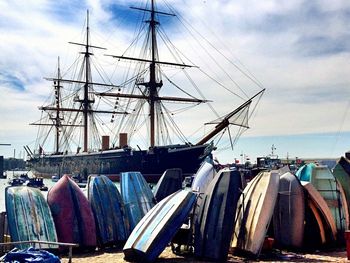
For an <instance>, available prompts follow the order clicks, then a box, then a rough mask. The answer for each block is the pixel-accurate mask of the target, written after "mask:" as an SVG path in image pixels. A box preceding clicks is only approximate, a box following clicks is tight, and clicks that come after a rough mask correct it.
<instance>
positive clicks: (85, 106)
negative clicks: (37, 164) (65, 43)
mask: <svg viewBox="0 0 350 263" xmlns="http://www.w3.org/2000/svg"><path fill="white" fill-rule="evenodd" d="M69 43H70V44H73V45H78V46H82V47H84V48H85V51H83V52H81V54H82V55H84V64H83V67H84V71H85V78H84V79H83V80H73V79H62V77H61V73H60V68H59V67H58V75H57V78H46V79H47V80H51V81H54V85H55V105H54V106H43V107H39V109H40V110H44V111H55V112H56V116H55V117H53V118H51V119H52V120H53V121H54V124H47V123H44V124H37V123H32V125H41V126H52V125H54V126H55V127H56V140H55V151H56V153H59V150H60V149H59V140H60V129H61V127H66V126H67V127H69V126H70V127H82V128H83V151H84V152H87V151H88V143H89V140H88V138H89V128H88V127H89V117H91V116H92V114H93V113H112V114H123V115H125V114H128V113H127V112H125V111H124V112H119V111H115V110H114V111H108V110H94V109H92V106H91V105H92V104H93V103H94V102H95V100H94V99H90V97H89V93H90V92H91V91H92V86H93V85H96V86H104V87H112V88H119V86H117V85H112V84H105V83H97V82H92V73H91V66H90V57H91V56H92V55H93V53H92V52H91V49H92V48H97V49H105V48H103V47H98V46H93V45H91V44H90V27H89V11H88V10H87V19H86V42H85V43H75V42H69ZM61 83H75V84H78V85H79V84H80V85H83V98H82V99H79V98H76V99H74V101H75V102H79V103H81V108H79V109H77V108H66V107H61V98H60V89H61V87H62V86H61ZM62 112H63V113H64V112H77V113H82V115H83V125H80V124H62V122H61V120H62V117H61V113H62Z"/></svg>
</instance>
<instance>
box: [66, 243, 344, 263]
mask: <svg viewBox="0 0 350 263" xmlns="http://www.w3.org/2000/svg"><path fill="white" fill-rule="evenodd" d="M123 258H124V254H123V252H122V250H121V249H107V250H104V251H96V252H93V253H85V254H79V253H73V260H72V261H73V262H77V263H104V262H108V263H114V262H115V263H119V262H127V261H125V260H124V259H123ZM254 261H255V262H257V261H259V262H348V260H347V255H346V250H345V248H341V249H333V250H331V251H315V252H313V253H293V252H286V251H277V250H273V251H271V252H269V253H265V254H263V255H261V256H260V258H259V259H246V258H242V257H237V256H232V255H229V257H228V260H227V262H254ZM62 262H64V263H67V262H68V258H67V257H63V258H62ZM156 262H157V263H160V262H163V263H206V262H209V261H199V260H196V259H194V258H193V257H190V256H188V257H183V256H177V255H175V254H173V252H172V251H171V249H170V248H169V247H168V248H166V249H165V250H164V251H163V253H162V254H161V255H160V257H159V258H158V260H157V261H156ZM349 262H350V261H349Z"/></svg>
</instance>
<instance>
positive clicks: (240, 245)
mask: <svg viewBox="0 0 350 263" xmlns="http://www.w3.org/2000/svg"><path fill="white" fill-rule="evenodd" d="M278 185H279V174H278V172H277V171H272V172H261V173H260V174H258V175H257V176H256V177H255V178H254V179H253V180H252V181H251V182H250V183H249V184H248V185H247V186H246V188H245V189H244V191H243V193H242V195H241V197H240V199H239V201H238V204H237V212H236V225H235V230H234V232H233V236H232V242H231V247H232V248H233V249H234V250H238V251H244V252H248V253H249V254H251V255H254V256H258V255H259V254H260V250H261V248H262V245H263V242H264V240H265V236H266V232H267V229H268V227H269V224H270V221H271V217H272V214H273V211H274V208H275V204H276V199H277V194H278Z"/></svg>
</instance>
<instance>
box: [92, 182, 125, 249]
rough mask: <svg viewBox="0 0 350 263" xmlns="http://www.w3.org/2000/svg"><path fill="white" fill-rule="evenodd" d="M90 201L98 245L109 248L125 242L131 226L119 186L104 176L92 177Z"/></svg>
mask: <svg viewBox="0 0 350 263" xmlns="http://www.w3.org/2000/svg"><path fill="white" fill-rule="evenodd" d="M88 199H89V201H90V203H91V207H92V211H93V213H94V216H95V222H96V232H97V240H98V243H99V244H100V245H101V246H107V245H115V244H117V245H118V244H120V243H122V242H125V241H126V240H127V238H128V229H129V224H128V221H127V219H126V215H125V211H124V204H123V200H122V198H121V195H120V193H119V191H118V188H117V186H116V185H115V184H114V183H113V182H112V181H111V180H109V179H108V178H107V177H106V176H104V175H101V176H90V177H89V180H88Z"/></svg>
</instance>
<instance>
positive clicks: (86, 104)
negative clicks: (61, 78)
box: [82, 10, 94, 152]
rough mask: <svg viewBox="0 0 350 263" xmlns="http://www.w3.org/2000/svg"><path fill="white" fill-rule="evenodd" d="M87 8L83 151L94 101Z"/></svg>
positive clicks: (85, 150) (86, 147)
mask: <svg viewBox="0 0 350 263" xmlns="http://www.w3.org/2000/svg"><path fill="white" fill-rule="evenodd" d="M89 31H90V28H89V10H87V17H86V45H85V53H84V56H85V84H84V99H83V101H82V103H83V116H84V149H83V151H84V152H87V151H88V124H89V123H88V122H89V115H88V114H89V109H90V104H91V103H94V100H90V99H89V82H90V77H91V69H90V55H92V53H90V52H89Z"/></svg>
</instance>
